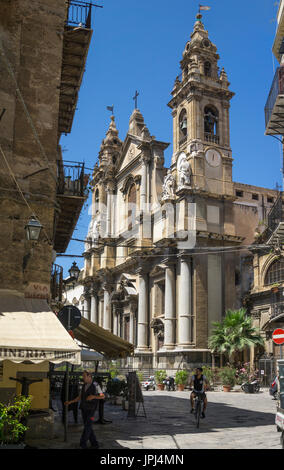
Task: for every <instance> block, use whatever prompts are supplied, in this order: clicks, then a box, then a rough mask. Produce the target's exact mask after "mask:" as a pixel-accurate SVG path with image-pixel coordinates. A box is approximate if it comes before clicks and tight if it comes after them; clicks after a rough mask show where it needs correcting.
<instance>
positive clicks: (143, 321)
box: [137, 268, 149, 351]
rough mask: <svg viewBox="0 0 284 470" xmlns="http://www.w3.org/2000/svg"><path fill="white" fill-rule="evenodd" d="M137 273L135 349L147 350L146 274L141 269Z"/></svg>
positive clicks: (147, 298) (147, 310) (147, 297)
mask: <svg viewBox="0 0 284 470" xmlns="http://www.w3.org/2000/svg"><path fill="white" fill-rule="evenodd" d="M137 273H138V274H139V297H138V335H137V336H138V338H137V350H140V351H147V350H148V344H147V339H148V327H149V319H148V318H149V308H148V302H149V294H148V289H149V288H148V274H147V273H146V272H145V271H144V270H143V269H141V268H140V269H139V270H138V271H137Z"/></svg>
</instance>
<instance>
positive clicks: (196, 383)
mask: <svg viewBox="0 0 284 470" xmlns="http://www.w3.org/2000/svg"><path fill="white" fill-rule="evenodd" d="M192 381H193V390H194V391H196V392H204V384H205V382H206V377H205V375H203V374H202V375H201V377H200V378H199V379H198V377H197V375H193V376H192Z"/></svg>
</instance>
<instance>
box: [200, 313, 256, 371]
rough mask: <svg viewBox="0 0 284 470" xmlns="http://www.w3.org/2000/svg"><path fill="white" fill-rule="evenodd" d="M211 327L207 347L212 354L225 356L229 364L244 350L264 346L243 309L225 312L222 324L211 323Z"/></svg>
mask: <svg viewBox="0 0 284 470" xmlns="http://www.w3.org/2000/svg"><path fill="white" fill-rule="evenodd" d="M213 326H214V330H213V332H212V335H211V336H210V338H209V347H210V349H212V351H214V352H218V353H220V354H227V355H228V358H229V362H234V356H235V354H236V353H239V352H241V351H244V349H246V348H250V347H251V346H254V347H255V346H263V345H264V340H263V338H262V336H261V335H260V334H259V331H258V330H257V328H255V327H254V326H252V318H251V317H250V316H248V315H247V314H246V309H244V308H241V309H239V310H227V312H226V316H225V318H224V319H223V320H222V322H213Z"/></svg>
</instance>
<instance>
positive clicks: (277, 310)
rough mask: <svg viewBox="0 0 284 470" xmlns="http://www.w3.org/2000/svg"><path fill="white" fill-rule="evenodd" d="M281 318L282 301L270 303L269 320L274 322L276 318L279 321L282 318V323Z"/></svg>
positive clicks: (283, 308)
mask: <svg viewBox="0 0 284 470" xmlns="http://www.w3.org/2000/svg"><path fill="white" fill-rule="evenodd" d="M282 298H284V297H282ZM283 317H284V301H280V302H273V303H271V310H270V320H274V321H275V320H276V318H279V320H280V318H282V321H283Z"/></svg>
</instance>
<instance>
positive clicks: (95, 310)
mask: <svg viewBox="0 0 284 470" xmlns="http://www.w3.org/2000/svg"><path fill="white" fill-rule="evenodd" d="M201 18H202V17H201V15H198V16H197V18H196V22H195V24H194V30H193V32H192V34H191V36H190V40H188V42H187V43H186V45H185V48H184V50H183V53H182V60H181V61H180V67H181V75H180V76H178V77H177V78H176V80H175V83H174V87H173V90H172V93H171V94H172V98H171V100H170V102H169V103H168V106H169V107H170V109H171V111H172V119H173V154H172V159H171V165H170V168H165V166H164V151H165V149H166V148H167V147H168V145H169V143H167V142H161V141H159V140H157V139H156V138H155V137H154V136H152V135H151V133H150V132H149V130H148V128H147V126H146V124H145V122H144V117H143V116H142V114H141V112H140V111H139V110H138V109H134V111H133V113H132V115H131V117H130V121H129V129H128V132H127V135H126V137H125V139H124V140H123V141H122V140H121V139H120V138H119V133H118V130H117V128H116V124H115V119H114V116H112V117H111V123H110V125H109V129H108V131H107V133H106V136H105V138H104V139H103V141H102V145H101V148H100V152H99V155H98V163H97V164H96V165H95V168H94V173H93V179H92V190H93V202H92V220H91V223H90V228H89V232H88V234H87V237H86V243H85V250H84V257H85V266H84V271H83V275H82V283H83V285H84V297H85V308H84V312H85V313H86V312H87V316H88V318H89V319H90V320H91V321H93V322H95V323H98V324H99V325H100V326H103V327H104V328H105V329H107V330H109V331H112V332H113V333H115V334H117V335H119V336H121V337H123V338H124V339H126V340H128V341H130V342H132V343H133V344H134V345H135V355H134V358H133V359H131V361H132V365H133V366H134V367H138V368H141V369H149V370H150V369H155V368H166V369H167V370H168V371H169V372H170V371H171V370H175V369H177V368H179V367H193V366H195V365H197V364H202V363H208V364H211V361H212V355H211V352H210V350H209V348H208V337H209V336H210V334H211V332H212V322H214V321H220V320H221V319H222V317H223V316H224V314H225V311H226V310H227V309H228V308H238V307H240V306H241V305H242V301H243V298H244V296H245V295H246V294H247V293H248V292H249V288H250V284H251V282H252V278H253V272H252V254H251V252H250V251H249V250H248V249H247V247H248V246H249V245H250V244H251V243H252V242H253V241H254V239H255V235H256V232H255V231H256V229H257V228H258V226H259V225H260V224H261V221H263V220H264V219H265V218H266V215H267V212H268V211H269V209H270V208H271V206H272V205H273V202H274V200H275V198H276V196H277V192H276V191H274V190H269V189H265V188H258V187H254V186H249V185H244V184H241V183H235V182H233V180H232V165H233V158H232V150H231V147H230V117H229V111H230V101H231V99H232V98H233V95H234V93H233V92H232V91H230V89H229V81H228V77H227V74H226V72H225V70H224V69H222V70H221V71H219V67H218V61H219V55H218V53H217V48H216V46H215V45H214V44H213V43H212V42H211V40H210V39H209V36H208V32H207V31H206V30H205V28H204V25H203V23H202V21H201ZM129 364H130V362H129Z"/></svg>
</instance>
